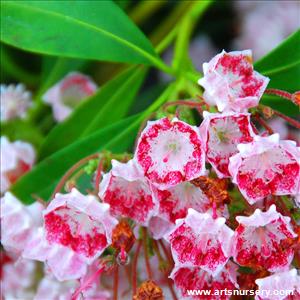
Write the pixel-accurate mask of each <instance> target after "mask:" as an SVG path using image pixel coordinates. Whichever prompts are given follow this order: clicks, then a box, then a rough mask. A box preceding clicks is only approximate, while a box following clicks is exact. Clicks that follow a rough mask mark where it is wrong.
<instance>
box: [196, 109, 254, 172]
mask: <svg viewBox="0 0 300 300" xmlns="http://www.w3.org/2000/svg"><path fill="white" fill-rule="evenodd" d="M203 117H204V120H203V122H202V123H201V125H200V135H201V137H202V140H203V144H204V148H205V153H206V160H207V161H208V162H209V163H210V164H211V165H212V166H213V168H214V170H215V171H216V173H217V175H218V177H219V178H223V177H230V174H229V171H228V165H229V158H230V157H231V156H232V155H234V154H236V153H238V149H237V145H238V144H241V143H249V142H251V141H252V140H253V136H254V132H253V129H252V126H251V124H250V114H248V113H222V114H211V113H208V112H204V113H203Z"/></svg>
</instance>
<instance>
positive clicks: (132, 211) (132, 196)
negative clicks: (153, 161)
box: [99, 160, 157, 226]
mask: <svg viewBox="0 0 300 300" xmlns="http://www.w3.org/2000/svg"><path fill="white" fill-rule="evenodd" d="M99 197H100V198H101V199H102V200H103V201H104V202H105V203H108V204H109V205H110V211H111V213H112V214H113V215H114V216H119V217H128V218H131V219H133V220H134V221H136V222H137V223H139V224H142V225H145V226H146V225H147V224H148V222H149V219H150V218H151V216H153V214H154V213H155V211H156V210H157V205H156V203H155V202H154V200H153V198H152V192H151V188H150V185H149V183H148V181H147V179H146V178H145V177H144V176H143V174H142V173H141V172H140V170H139V169H138V167H137V166H136V164H135V161H134V160H130V161H129V162H128V163H126V164H123V163H120V162H118V161H116V160H112V169H111V171H110V172H109V173H107V174H105V175H104V176H103V179H102V182H101V184H100V188H99Z"/></svg>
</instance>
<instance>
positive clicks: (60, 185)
mask: <svg viewBox="0 0 300 300" xmlns="http://www.w3.org/2000/svg"><path fill="white" fill-rule="evenodd" d="M98 157H99V153H94V154H91V155H89V156H87V157H85V158H83V159H81V160H80V161H78V162H77V163H76V164H75V165H73V166H72V167H71V168H70V169H69V170H68V171H67V172H66V173H65V175H64V176H63V177H62V178H61V180H60V181H59V183H58V184H57V186H56V188H55V189H54V192H53V193H52V195H51V199H53V198H54V197H55V195H56V194H57V193H58V192H60V190H61V189H62V188H63V186H64V184H65V182H66V181H67V180H68V178H69V177H70V176H71V175H72V174H73V173H74V172H75V171H76V170H77V169H78V168H79V167H81V166H83V165H84V164H86V163H87V162H88V161H89V160H91V159H95V158H98Z"/></svg>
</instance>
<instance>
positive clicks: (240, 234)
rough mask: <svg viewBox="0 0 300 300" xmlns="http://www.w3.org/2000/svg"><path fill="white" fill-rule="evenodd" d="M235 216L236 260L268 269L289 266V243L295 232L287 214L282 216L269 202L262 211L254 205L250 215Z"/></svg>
mask: <svg viewBox="0 0 300 300" xmlns="http://www.w3.org/2000/svg"><path fill="white" fill-rule="evenodd" d="M236 219H237V221H238V223H239V226H238V227H237V229H236V231H235V243H234V258H235V261H236V262H237V263H239V264H240V265H242V266H248V267H254V268H265V269H267V270H269V271H271V272H277V271H282V270H285V269H287V268H288V267H289V265H290V263H291V262H292V259H293V256H294V250H293V248H292V247H291V245H292V244H293V239H294V238H295V237H296V236H297V235H296V234H295V233H294V231H293V229H292V227H291V225H290V218H289V217H285V216H282V215H281V214H280V213H278V212H277V211H276V206H275V205H272V206H271V207H270V208H269V210H268V211H266V212H262V211H261V210H260V209H256V210H255V212H254V214H253V215H251V216H249V217H244V216H238V217H237V218H236Z"/></svg>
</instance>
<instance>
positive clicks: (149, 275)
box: [142, 227, 152, 280]
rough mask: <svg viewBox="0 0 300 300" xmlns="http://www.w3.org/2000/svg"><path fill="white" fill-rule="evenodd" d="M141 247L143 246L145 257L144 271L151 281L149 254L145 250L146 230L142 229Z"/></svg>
mask: <svg viewBox="0 0 300 300" xmlns="http://www.w3.org/2000/svg"><path fill="white" fill-rule="evenodd" d="M142 231H143V246H144V256H145V264H146V269H147V273H148V278H149V279H150V280H151V279H152V270H151V266H150V261H149V253H148V248H147V228H146V227H143V228H142Z"/></svg>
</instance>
